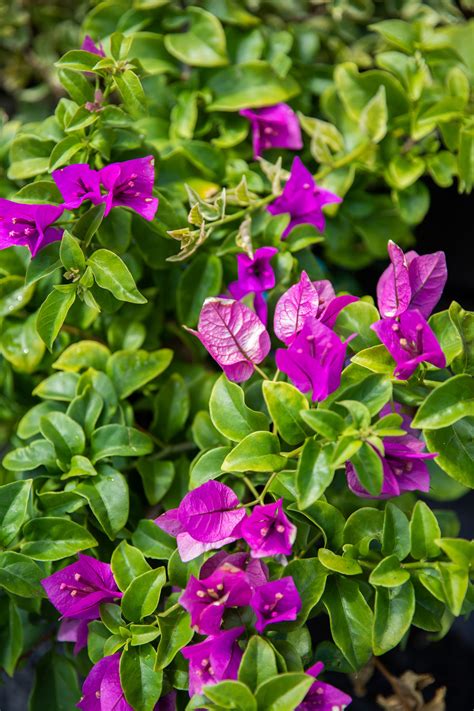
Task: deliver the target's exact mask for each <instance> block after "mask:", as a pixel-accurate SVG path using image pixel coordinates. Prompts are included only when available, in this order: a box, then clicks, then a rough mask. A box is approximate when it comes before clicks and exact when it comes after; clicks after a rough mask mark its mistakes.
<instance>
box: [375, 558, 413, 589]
mask: <svg viewBox="0 0 474 711" xmlns="http://www.w3.org/2000/svg"><path fill="white" fill-rule="evenodd" d="M409 579H410V573H409V572H408V570H403V568H401V567H400V560H399V559H398V558H397V556H396V555H391V556H388V558H384V559H383V560H381V561H380V563H379V564H378V565H377V566H376V567H375V568H374V569H373V571H372V572H371V574H370V577H369V583H370V584H371V585H376V586H381V587H384V588H396V587H398V586H399V585H403V583H406V581H407V580H409Z"/></svg>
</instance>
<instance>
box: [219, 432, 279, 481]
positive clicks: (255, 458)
mask: <svg viewBox="0 0 474 711" xmlns="http://www.w3.org/2000/svg"><path fill="white" fill-rule="evenodd" d="M286 462H287V459H286V457H284V456H282V455H281V454H280V442H279V440H278V437H277V436H276V435H274V434H272V433H271V432H253V433H252V434H249V435H247V437H245V438H244V439H243V440H242V441H241V442H239V444H238V445H237V446H236V447H234V449H233V450H232V451H231V452H229V454H228V455H227V457H226V458H225V459H224V461H223V463H222V470H223V471H225V472H246V471H253V472H273V471H279V470H280V469H283V467H284V466H285V465H286Z"/></svg>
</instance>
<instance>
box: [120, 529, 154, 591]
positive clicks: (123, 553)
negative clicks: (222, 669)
mask: <svg viewBox="0 0 474 711" xmlns="http://www.w3.org/2000/svg"><path fill="white" fill-rule="evenodd" d="M150 523H151V522H150ZM110 565H111V567H112V573H113V574H114V578H115V581H116V583H117V585H118V587H119V588H120V590H122V592H123V591H125V590H126V589H127V588H128V586H129V585H130V584H131V583H132V581H133V580H135V578H137V577H138V576H139V575H142V574H143V573H146V572H147V571H149V570H151V568H150V566H149V565H148V563H147V562H146V560H145V558H144V557H143V554H142V553H141V552H140V551H139V550H138V549H137V548H134V547H133V546H131V545H129V544H128V543H127V541H121V542H120V543H119V545H118V546H117V547H116V548H115V550H114V552H113V553H112V558H111V560H110Z"/></svg>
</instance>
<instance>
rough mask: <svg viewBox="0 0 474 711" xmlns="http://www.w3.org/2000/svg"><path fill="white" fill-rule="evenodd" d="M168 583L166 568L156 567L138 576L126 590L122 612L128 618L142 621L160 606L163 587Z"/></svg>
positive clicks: (133, 620)
mask: <svg viewBox="0 0 474 711" xmlns="http://www.w3.org/2000/svg"><path fill="white" fill-rule="evenodd" d="M165 583H166V570H165V568H163V567H161V568H156V569H154V570H149V571H147V572H146V573H142V574H141V575H139V576H138V577H136V578H135V579H134V580H132V582H131V583H130V585H129V586H128V588H127V589H126V590H125V592H124V594H123V598H122V612H123V614H124V616H125V617H126V618H127V620H131V621H132V622H140V621H141V620H142V619H143V618H144V617H147V616H148V615H151V614H152V613H153V612H154V611H155V610H156V608H157V606H158V601H159V599H160V594H161V589H162V587H163V585H164V584H165Z"/></svg>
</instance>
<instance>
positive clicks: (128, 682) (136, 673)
mask: <svg viewBox="0 0 474 711" xmlns="http://www.w3.org/2000/svg"><path fill="white" fill-rule="evenodd" d="M155 661H156V652H155V650H154V649H153V647H152V646H151V644H144V645H142V646H140V647H133V646H132V647H128V648H127V649H125V650H124V651H123V652H122V656H121V657H120V683H121V686H122V689H123V693H124V695H125V698H126V700H127V701H128V703H129V704H130V706H132V708H133V709H135V711H153V709H154V708H155V704H156V703H157V701H158V699H159V698H160V695H161V688H162V685H163V674H160V673H159V672H156V671H155Z"/></svg>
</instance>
